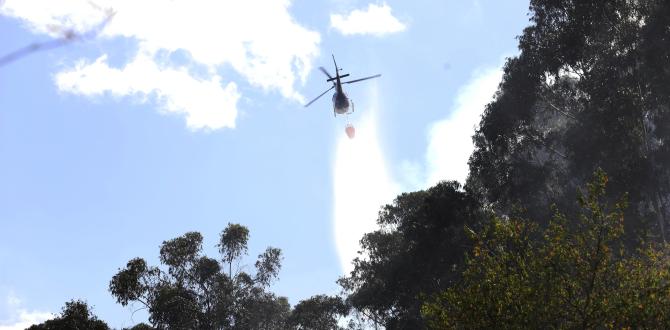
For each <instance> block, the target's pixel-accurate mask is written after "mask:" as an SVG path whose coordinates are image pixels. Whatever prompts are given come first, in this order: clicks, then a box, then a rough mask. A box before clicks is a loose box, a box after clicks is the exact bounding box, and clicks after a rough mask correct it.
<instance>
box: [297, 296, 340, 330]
mask: <svg viewBox="0 0 670 330" xmlns="http://www.w3.org/2000/svg"><path fill="white" fill-rule="evenodd" d="M348 314H349V306H347V304H346V303H345V302H344V301H343V300H342V298H340V297H329V296H326V295H317V296H313V297H311V298H309V299H306V300H302V301H300V302H299V303H298V304H297V305H296V306H295V307H294V308H293V311H292V312H291V317H290V318H289V322H288V324H289V327H290V328H291V329H296V330H300V329H315V330H316V329H319V330H338V329H342V328H340V327H339V326H338V319H339V317H344V316H347V315H348Z"/></svg>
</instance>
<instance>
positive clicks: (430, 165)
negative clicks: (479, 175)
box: [425, 68, 503, 187]
mask: <svg viewBox="0 0 670 330" xmlns="http://www.w3.org/2000/svg"><path fill="white" fill-rule="evenodd" d="M502 73H503V72H502V69H500V68H495V69H488V70H484V71H480V73H478V74H475V76H474V77H473V79H471V80H470V82H468V84H467V85H466V86H465V87H463V88H461V89H460V90H459V92H458V95H457V96H456V101H455V103H454V106H453V108H452V110H451V111H450V114H449V116H448V117H447V118H446V119H444V120H441V121H438V122H436V123H434V124H433V125H432V126H431V128H430V129H429V132H428V150H427V153H426V162H427V182H426V184H425V187H430V186H432V185H434V184H436V183H437V182H439V181H441V180H458V181H459V182H461V183H464V182H465V179H466V178H467V175H468V159H469V157H470V154H471V153H472V150H473V148H474V146H473V144H472V135H473V134H474V132H475V129H476V127H477V125H478V124H479V121H480V119H481V115H482V113H483V112H484V108H485V106H486V104H488V103H489V102H491V101H492V100H493V94H494V93H495V91H496V89H497V87H498V84H499V83H500V80H501V79H502Z"/></svg>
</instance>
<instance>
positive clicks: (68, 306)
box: [27, 300, 109, 330]
mask: <svg viewBox="0 0 670 330" xmlns="http://www.w3.org/2000/svg"><path fill="white" fill-rule="evenodd" d="M63 329H82V330H83V329H86V330H109V327H108V326H107V324H106V323H105V322H103V321H101V320H98V318H97V317H96V316H95V315H93V313H92V312H91V309H90V307H89V306H88V304H87V303H86V302H84V301H81V300H71V301H69V302H66V303H65V306H64V307H63V310H62V312H61V314H60V316H58V317H55V318H53V319H51V320H48V321H45V322H44V323H41V324H37V325H33V326H30V327H29V328H28V329H27V330H63Z"/></svg>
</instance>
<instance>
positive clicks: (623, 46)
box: [467, 0, 670, 246]
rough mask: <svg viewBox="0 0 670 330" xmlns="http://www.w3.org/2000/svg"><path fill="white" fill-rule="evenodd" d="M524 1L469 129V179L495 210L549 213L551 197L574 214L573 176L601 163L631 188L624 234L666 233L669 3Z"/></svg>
mask: <svg viewBox="0 0 670 330" xmlns="http://www.w3.org/2000/svg"><path fill="white" fill-rule="evenodd" d="M530 11H531V12H530V14H531V25H530V26H528V27H527V28H526V29H525V30H524V32H523V34H522V35H521V36H520V37H519V48H520V50H521V53H520V55H519V56H516V57H513V58H511V59H509V60H508V61H507V63H506V65H505V73H504V76H503V80H502V82H501V84H500V87H499V89H498V92H497V93H496V95H495V99H494V101H493V102H491V103H490V104H489V105H488V106H487V107H486V110H485V113H484V115H483V117H482V120H481V123H480V126H479V129H478V130H477V132H476V134H475V136H474V142H475V146H476V148H475V151H474V153H473V154H472V156H471V159H470V177H469V179H468V183H467V189H468V190H470V191H473V192H476V193H477V194H479V195H480V196H481V197H482V198H483V199H484V200H485V201H486V203H487V204H489V205H491V206H493V207H494V208H495V209H496V211H497V212H498V214H499V215H508V216H510V215H511V216H514V215H516V214H519V213H518V212H516V211H523V213H524V214H525V215H526V216H527V217H529V218H532V219H549V218H550V214H549V211H548V210H549V209H550V208H549V206H550V205H552V204H557V205H559V206H560V207H561V209H562V210H564V211H565V212H566V213H567V214H576V212H577V208H575V206H574V203H572V201H573V200H574V198H575V195H574V192H575V191H576V188H577V187H579V186H581V185H583V184H584V182H586V180H588V178H589V176H590V174H591V173H592V172H593V171H594V170H595V169H596V168H598V167H601V168H603V169H604V170H605V171H607V173H608V174H609V176H610V190H611V191H612V192H614V193H615V195H616V194H619V195H620V194H623V193H625V192H627V193H628V195H629V199H630V203H631V206H632V207H630V208H628V209H627V210H626V223H625V226H626V233H627V236H628V238H629V241H632V240H634V239H635V238H637V237H638V236H639V234H643V236H642V238H644V235H645V234H650V233H651V234H653V235H652V238H656V239H658V240H660V241H664V240H666V228H665V227H666V225H667V217H668V203H669V201H670V199H669V198H668V197H669V196H670V190H669V189H670V167H669V166H667V165H668V164H669V163H668V161H669V160H670V147H668V144H669V142H670V130H669V129H668V127H670V126H669V125H668V124H670V114H669V110H670V96H668V95H670V64H669V63H670V62H669V61H668V59H669V58H670V32H669V31H668V30H667V26H668V23H670V19H669V18H668V16H670V15H669V14H670V4H669V3H668V2H667V1H661V0H617V1H597V0H587V1H553V0H532V1H531V2H530ZM520 205H523V206H524V209H523V210H521V209H520V208H518V206H520ZM544 221H546V220H544ZM544 224H546V222H545V223H544ZM629 243H631V242H629ZM629 246H633V245H629Z"/></svg>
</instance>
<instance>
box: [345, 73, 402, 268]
mask: <svg viewBox="0 0 670 330" xmlns="http://www.w3.org/2000/svg"><path fill="white" fill-rule="evenodd" d="M373 86H375V87H373V93H371V94H372V96H371V97H370V98H369V99H370V100H372V101H373V102H376V101H377V100H378V96H377V92H376V91H377V89H376V85H373ZM363 108H365V112H364V115H363V117H362V118H361V119H360V120H358V121H357V122H358V123H357V125H356V137H355V138H354V139H349V138H348V137H347V136H346V135H345V134H344V132H342V135H341V136H340V138H339V140H338V142H337V150H336V153H335V164H334V173H333V181H334V182H333V189H334V194H333V195H334V198H335V203H334V214H333V218H334V234H335V243H336V246H337V252H338V255H339V258H340V264H341V266H342V271H343V272H344V273H345V274H348V273H349V272H350V271H351V270H352V264H351V261H352V260H353V259H354V258H355V257H356V256H357V255H358V254H357V251H358V250H359V249H360V248H359V246H360V245H359V244H358V242H359V240H360V239H361V238H362V237H363V234H364V233H368V232H371V231H373V230H375V229H376V220H377V214H378V212H379V209H380V207H381V206H382V205H384V204H388V203H390V202H392V201H393V198H394V197H395V196H396V195H397V194H398V193H399V192H400V187H399V186H398V184H396V183H395V182H394V181H393V180H392V179H391V177H390V175H389V173H388V171H387V169H386V162H385V160H384V157H383V153H382V150H381V146H380V143H379V140H378V137H377V123H376V119H375V114H376V113H377V111H378V105H377V104H372V105H371V106H364V107H360V109H363Z"/></svg>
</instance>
